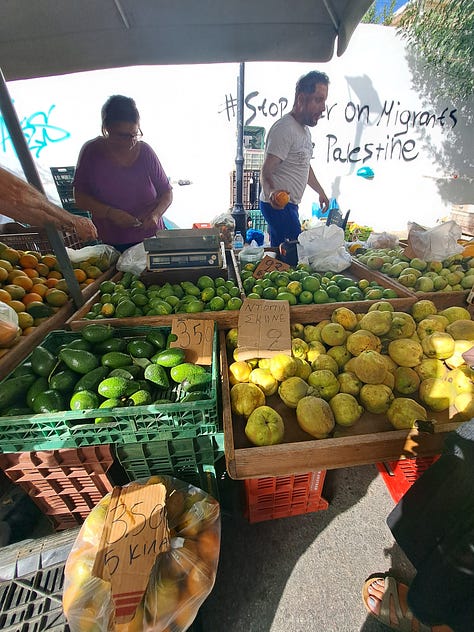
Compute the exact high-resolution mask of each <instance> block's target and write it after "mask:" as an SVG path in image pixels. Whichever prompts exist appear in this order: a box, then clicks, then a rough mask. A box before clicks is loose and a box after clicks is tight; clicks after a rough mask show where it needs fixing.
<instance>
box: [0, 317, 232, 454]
mask: <svg viewBox="0 0 474 632" xmlns="http://www.w3.org/2000/svg"><path fill="white" fill-rule="evenodd" d="M159 329H162V330H164V331H165V333H166V334H168V333H169V332H170V331H171V328H170V327H160V328H159ZM149 331H150V327H121V328H117V329H116V333H117V335H119V336H120V337H121V338H131V337H137V336H140V335H143V336H144V335H146V334H147V333H148V332H149ZM80 337H81V335H80V332H71V331H52V332H51V333H49V334H48V335H47V336H46V338H45V339H44V340H43V342H42V343H41V344H42V346H44V347H45V348H46V349H48V350H49V351H51V352H54V353H55V352H56V351H57V349H58V347H59V346H60V345H62V344H64V343H67V342H71V341H72V340H75V339H77V338H80ZM29 358H30V356H28V357H27V358H25V360H24V361H23V362H22V364H25V363H26V362H28V361H29ZM218 368H219V356H218V342H217V331H215V332H214V342H213V352H212V367H211V375H212V380H211V383H210V384H209V386H208V388H207V390H206V391H205V393H206V394H207V395H208V397H209V399H203V400H199V401H194V402H189V403H187V404H186V403H185V404H183V403H180V402H179V401H176V402H174V403H172V404H159V405H150V406H130V407H127V408H110V409H105V408H101V409H88V410H80V411H77V410H74V411H61V412H58V413H45V414H39V415H35V414H32V415H30V416H28V417H25V416H16V417H0V452H26V451H32V450H46V449H59V448H79V447H85V446H91V445H100V444H105V443H113V444H125V443H139V442H149V441H170V440H175V439H183V438H186V439H192V438H195V437H198V436H201V435H207V434H214V433H217V432H219V431H220V430H221V416H220V415H219V412H218V390H217V389H218V387H219V384H220V381H219V375H218ZM3 381H5V380H3ZM160 397H168V398H171V399H174V398H176V399H179V397H180V386H179V385H178V384H176V385H175V386H174V387H173V388H171V389H169V391H167V392H164V393H163V394H161V396H160ZM96 417H102V418H104V417H105V418H110V423H108V422H104V423H100V424H96V423H95V418H96Z"/></svg>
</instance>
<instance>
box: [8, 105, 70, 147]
mask: <svg viewBox="0 0 474 632" xmlns="http://www.w3.org/2000/svg"><path fill="white" fill-rule="evenodd" d="M55 107H56V106H55V105H52V106H51V107H50V108H49V110H48V111H47V112H41V111H37V112H33V114H31V115H30V116H28V117H26V116H25V117H24V118H22V119H21V121H20V126H21V129H22V130H23V133H24V135H25V138H26V142H27V144H28V147H29V149H30V150H31V152H32V153H33V154H34V155H35V157H36V158H39V156H40V154H41V152H42V151H43V149H45V148H46V147H47V146H48V144H52V143H60V142H61V141H63V140H66V139H67V138H69V137H70V136H71V134H70V133H69V132H68V131H66V130H65V129H62V128H61V127H58V126H57V125H52V124H51V122H50V117H51V112H52V111H53V110H54V108H55ZM9 145H11V146H13V142H12V139H11V137H10V134H9V133H8V129H7V126H6V123H5V121H4V119H3V116H1V115H0V147H1V149H2V150H3V152H4V153H6V151H7V149H8V146H9Z"/></svg>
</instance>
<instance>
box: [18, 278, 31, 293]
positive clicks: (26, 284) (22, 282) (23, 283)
mask: <svg viewBox="0 0 474 632" xmlns="http://www.w3.org/2000/svg"><path fill="white" fill-rule="evenodd" d="M15 285H19V286H20V287H22V288H23V289H24V290H26V291H27V292H29V291H30V290H31V289H32V287H33V285H34V283H33V281H32V280H31V279H30V277H28V276H17V277H16V278H15Z"/></svg>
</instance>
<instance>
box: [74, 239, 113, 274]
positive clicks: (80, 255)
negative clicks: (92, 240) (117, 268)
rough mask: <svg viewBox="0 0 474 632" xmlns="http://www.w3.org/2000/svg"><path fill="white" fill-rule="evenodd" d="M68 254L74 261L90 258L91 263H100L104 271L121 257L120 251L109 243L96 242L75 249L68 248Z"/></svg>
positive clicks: (78, 261)
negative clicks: (92, 244) (93, 244)
mask: <svg viewBox="0 0 474 632" xmlns="http://www.w3.org/2000/svg"><path fill="white" fill-rule="evenodd" d="M66 252H67V256H68V257H69V259H70V260H71V261H72V263H80V262H81V261H86V260H89V261H90V263H100V265H101V267H100V269H101V270H102V269H103V271H104V270H106V269H107V268H110V267H111V266H112V265H113V264H114V263H115V262H116V261H117V259H118V258H119V255H120V252H119V251H118V250H117V249H116V248H114V247H113V246H109V245H108V244H96V245H95V246H85V247H84V248H79V249H78V250H74V249H73V248H66Z"/></svg>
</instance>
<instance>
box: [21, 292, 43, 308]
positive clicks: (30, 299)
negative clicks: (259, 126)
mask: <svg viewBox="0 0 474 632" xmlns="http://www.w3.org/2000/svg"><path fill="white" fill-rule="evenodd" d="M22 300H23V303H24V304H25V305H29V304H30V303H34V302H36V301H39V302H40V303H42V302H43V297H42V296H40V295H39V294H36V292H29V293H28V294H26V295H25V296H24V297H23V299H22Z"/></svg>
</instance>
